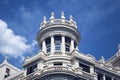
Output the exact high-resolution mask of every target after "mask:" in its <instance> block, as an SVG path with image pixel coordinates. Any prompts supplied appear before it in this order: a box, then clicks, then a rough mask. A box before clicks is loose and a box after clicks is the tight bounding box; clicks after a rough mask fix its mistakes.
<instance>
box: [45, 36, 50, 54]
mask: <svg viewBox="0 0 120 80" xmlns="http://www.w3.org/2000/svg"><path fill="white" fill-rule="evenodd" d="M50 43H51V39H50V38H47V39H46V48H47V52H50V51H51V45H50Z"/></svg>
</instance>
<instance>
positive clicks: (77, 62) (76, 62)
mask: <svg viewBox="0 0 120 80" xmlns="http://www.w3.org/2000/svg"><path fill="white" fill-rule="evenodd" d="M73 66H74V68H78V67H79V61H78V60H75V63H74V65H73Z"/></svg>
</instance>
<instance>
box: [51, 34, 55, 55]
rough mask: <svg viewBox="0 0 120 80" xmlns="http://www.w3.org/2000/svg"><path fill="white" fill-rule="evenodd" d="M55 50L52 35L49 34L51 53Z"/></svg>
mask: <svg viewBox="0 0 120 80" xmlns="http://www.w3.org/2000/svg"><path fill="white" fill-rule="evenodd" d="M54 52H55V43H54V36H51V53H52V54H53V53H54Z"/></svg>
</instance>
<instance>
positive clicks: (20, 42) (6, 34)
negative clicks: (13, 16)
mask: <svg viewBox="0 0 120 80" xmlns="http://www.w3.org/2000/svg"><path fill="white" fill-rule="evenodd" d="M26 42H27V40H26V38H25V37H23V36H20V35H15V34H14V32H13V30H12V29H10V28H8V26H7V24H6V22H5V21H3V20H0V54H2V55H7V56H12V57H15V58H17V57H21V59H24V56H23V55H24V53H25V52H28V51H30V49H31V48H33V47H34V46H35V44H36V42H35V41H33V43H32V44H31V45H30V44H27V43H26Z"/></svg>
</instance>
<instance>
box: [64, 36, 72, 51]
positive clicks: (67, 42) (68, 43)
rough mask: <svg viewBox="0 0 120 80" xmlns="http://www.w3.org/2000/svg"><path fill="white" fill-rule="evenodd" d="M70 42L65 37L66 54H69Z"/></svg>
mask: <svg viewBox="0 0 120 80" xmlns="http://www.w3.org/2000/svg"><path fill="white" fill-rule="evenodd" d="M70 42H71V39H70V38H68V37H65V51H66V52H70Z"/></svg>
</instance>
